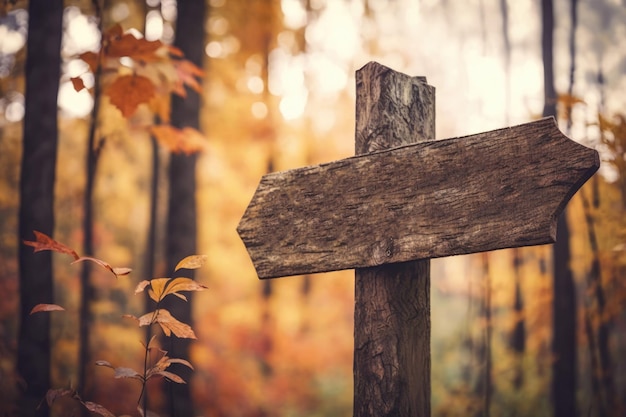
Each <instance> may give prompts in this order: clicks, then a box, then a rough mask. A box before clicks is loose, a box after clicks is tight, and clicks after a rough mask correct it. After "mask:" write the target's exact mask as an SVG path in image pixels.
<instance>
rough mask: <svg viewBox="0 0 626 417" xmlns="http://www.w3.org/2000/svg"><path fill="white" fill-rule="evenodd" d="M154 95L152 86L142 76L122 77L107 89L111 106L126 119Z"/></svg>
mask: <svg viewBox="0 0 626 417" xmlns="http://www.w3.org/2000/svg"><path fill="white" fill-rule="evenodd" d="M154 94H155V86H154V84H153V83H152V81H150V79H149V78H147V77H144V76H142V75H122V76H120V77H118V78H117V79H116V80H115V81H113V82H112V83H111V85H110V86H109V88H108V89H107V95H108V96H109V97H110V99H111V104H113V105H114V106H115V107H117V108H118V109H120V111H121V112H122V116H124V117H126V118H128V117H130V116H132V114H133V113H135V110H137V107H138V106H139V105H140V104H142V103H148V102H149V101H150V99H151V98H152V97H153V96H154Z"/></svg>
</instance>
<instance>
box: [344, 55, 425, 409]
mask: <svg viewBox="0 0 626 417" xmlns="http://www.w3.org/2000/svg"><path fill="white" fill-rule="evenodd" d="M356 81H357V88H356V90H357V100H356V143H355V145H356V146H355V150H356V154H357V155H358V154H361V153H370V152H373V151H376V150H379V149H385V148H389V147H395V146H401V145H406V144H410V143H418V142H425V141H427V140H428V139H433V138H434V137H435V89H434V88H433V87H431V86H429V85H428V84H426V79H425V78H423V77H409V76H407V75H405V74H401V73H398V72H396V71H392V70H390V69H389V68H386V67H383V66H381V65H379V64H375V63H370V64H368V65H366V66H365V67H364V68H362V69H361V70H360V71H358V72H357V75H356ZM395 175H396V176H397V177H405V176H406V177H407V178H409V180H410V177H411V176H412V173H411V172H410V171H405V170H402V169H399V170H397V171H396V174H395ZM379 214H380V215H382V216H386V215H387V213H386V212H381V213H379ZM398 231H399V229H398ZM377 233H380V235H379V236H378V237H376V236H372V237H373V238H374V240H376V239H377V238H382V239H383V240H384V239H388V235H386V231H385V230H380V231H378V232H377ZM409 233H410V231H409ZM392 247H393V246H392ZM387 250H388V249H387ZM392 251H393V249H392ZM386 255H387V252H385V253H384V256H383V257H382V259H384V257H385V256H386ZM430 397H431V387H430V260H429V259H422V260H418V261H412V262H403V263H396V264H390V265H384V266H380V267H372V268H359V269H356V270H355V292H354V412H353V415H354V416H356V417H366V416H368V417H369V416H376V417H385V416H389V417H391V416H394V417H396V416H397V417H409V416H410V417H430V401H431V398H430Z"/></svg>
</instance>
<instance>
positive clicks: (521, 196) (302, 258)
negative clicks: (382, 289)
mask: <svg viewBox="0 0 626 417" xmlns="http://www.w3.org/2000/svg"><path fill="white" fill-rule="evenodd" d="M599 166H600V160H599V156H598V153H597V152H596V151H595V150H592V149H589V148H586V147H585V146H582V145H579V144H577V143H576V142H574V141H572V140H570V139H568V138H567V137H566V136H564V135H563V134H562V133H561V132H560V131H559V129H558V128H557V126H556V123H555V121H554V119H552V118H545V119H542V120H539V121H536V122H532V123H526V124H523V125H519V126H515V127H511V128H505V129H499V130H494V131H490V132H485V133H479V134H476V135H471V136H465V137H459V138H454V139H448V140H440V141H429V142H423V143H419V144H415V145H408V146H401V147H398V148H393V149H389V150H385V151H381V152H375V153H370V154H365V155H362V156H356V157H351V158H347V159H343V160H340V161H336V162H331V163H327V164H321V165H316V166H311V167H305V168H300V169H294V170H291V171H285V172H276V173H271V174H268V175H265V176H264V177H263V178H262V179H261V182H260V184H259V187H258V188H257V190H256V193H255V194H254V197H253V199H252V201H251V202H250V205H249V206H248V208H247V210H246V212H245V214H244V216H243V218H242V219H241V222H240V223H239V226H238V228H237V231H238V232H239V235H240V236H241V239H242V240H243V242H244V244H245V246H246V248H247V250H248V253H249V255H250V258H251V259H252V262H253V264H254V266H255V268H256V271H257V273H258V276H259V278H273V277H281V276H288V275H300V274H309V273H316V272H326V271H334V270H340V269H351V268H363V267H370V266H378V265H382V264H388V263H396V262H405V261H411V260H416V259H422V258H436V257H442V256H451V255H460V254H467V253H474V252H481V251H489V250H496V249H503V248H510V247H519V246H527V245H535V244H543V243H552V242H554V241H555V239H556V220H557V217H558V216H559V214H560V213H561V211H562V210H563V208H564V207H565V205H566V204H567V202H568V201H569V199H570V198H571V197H572V196H573V195H574V193H575V192H576V191H577V190H578V189H579V188H580V187H581V186H582V184H584V183H585V181H587V179H589V178H590V177H591V176H592V175H593V173H594V172H596V171H597V169H598V168H599Z"/></svg>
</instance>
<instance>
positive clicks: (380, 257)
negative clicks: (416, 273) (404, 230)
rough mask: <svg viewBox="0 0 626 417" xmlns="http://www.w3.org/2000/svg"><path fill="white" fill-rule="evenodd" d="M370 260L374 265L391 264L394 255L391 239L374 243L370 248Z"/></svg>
mask: <svg viewBox="0 0 626 417" xmlns="http://www.w3.org/2000/svg"><path fill="white" fill-rule="evenodd" d="M371 251H372V253H371V258H372V260H373V263H374V265H383V264H387V263H390V262H392V258H393V256H394V254H395V248H394V241H393V238H392V237H389V238H387V239H383V240H380V241H378V242H375V243H374V244H373V245H372V247H371Z"/></svg>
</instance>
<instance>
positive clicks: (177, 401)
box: [163, 1, 206, 417]
mask: <svg viewBox="0 0 626 417" xmlns="http://www.w3.org/2000/svg"><path fill="white" fill-rule="evenodd" d="M205 14H206V5H205V2H204V1H181V2H178V18H177V22H176V34H175V46H177V47H178V48H180V49H181V50H182V51H183V53H184V54H185V57H186V58H187V59H189V60H190V61H191V62H193V63H194V64H195V65H197V66H198V67H200V68H202V66H203V58H204V24H205ZM172 125H174V126H175V127H178V128H183V127H192V128H195V129H199V127H200V95H199V94H198V93H197V92H195V91H192V90H191V89H189V88H187V97H186V98H181V97H178V96H176V95H173V96H172ZM196 160H197V156H196V155H185V154H172V155H171V158H170V164H169V174H168V175H169V183H170V191H169V198H168V219H167V226H166V236H167V244H166V259H167V270H168V271H173V270H174V267H175V266H176V264H177V263H178V261H180V260H181V259H183V258H184V257H185V256H189V255H193V254H195V253H196V239H197V234H196V197H195V193H196ZM179 272H180V273H182V274H184V275H185V276H188V277H190V278H193V276H190V275H192V273H191V271H188V270H182V271H179ZM177 275H180V274H177ZM188 298H189V302H184V301H183V300H180V299H178V298H176V297H169V298H167V299H166V300H165V301H166V303H165V305H164V306H163V307H164V308H167V309H168V310H169V311H170V312H171V313H172V315H173V316H174V317H176V318H177V319H178V320H180V321H182V322H185V323H188V324H189V325H192V326H193V323H192V317H191V303H192V297H191V296H190V295H188ZM189 345H190V339H178V338H176V337H174V336H172V337H171V338H170V340H169V341H167V342H166V344H165V345H164V348H165V349H166V350H167V351H168V352H169V355H170V356H171V357H176V358H183V359H187V360H188V359H189ZM172 368H173V369H172V371H174V372H177V373H178V374H179V375H181V376H182V377H183V378H184V379H185V380H186V381H188V383H187V384H174V383H166V390H167V393H166V403H167V407H168V412H169V415H170V416H172V417H174V416H191V415H193V413H194V411H193V402H192V399H191V390H190V386H191V384H190V383H191V381H190V378H191V372H190V371H189V369H188V368H186V367H184V366H177V365H176V364H175V365H173V366H172ZM174 368H175V369H174Z"/></svg>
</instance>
